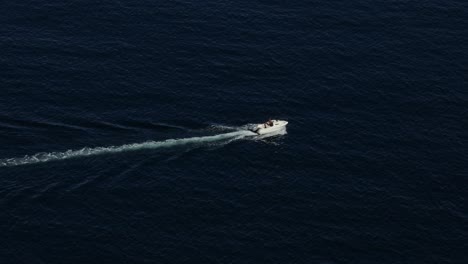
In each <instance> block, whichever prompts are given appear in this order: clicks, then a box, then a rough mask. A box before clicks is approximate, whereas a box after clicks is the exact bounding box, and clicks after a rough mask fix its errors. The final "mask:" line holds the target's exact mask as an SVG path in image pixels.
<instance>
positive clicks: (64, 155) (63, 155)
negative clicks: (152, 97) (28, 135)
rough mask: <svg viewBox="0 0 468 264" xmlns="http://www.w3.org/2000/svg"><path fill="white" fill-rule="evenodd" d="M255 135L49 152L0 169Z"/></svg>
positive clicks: (244, 133)
mask: <svg viewBox="0 0 468 264" xmlns="http://www.w3.org/2000/svg"><path fill="white" fill-rule="evenodd" d="M253 135H256V134H255V133H253V132H251V131H245V130H244V131H236V132H231V133H225V134H219V135H215V136H206V137H192V138H181V139H168V140H164V141H147V142H143V143H135V144H126V145H122V146H110V147H97V148H83V149H80V150H68V151H65V152H50V153H38V154H35V155H32V156H24V157H23V158H11V159H2V160H0V167H7V166H18V165H26V164H34V163H41V162H47V161H54V160H65V159H71V158H75V157H86V156H94V155H101V154H110V153H120V152H126V151H135V150H142V149H158V148H169V147H174V146H181V145H188V144H196V145H202V144H206V143H211V142H217V141H223V140H230V141H232V140H236V139H241V138H244V137H247V136H253Z"/></svg>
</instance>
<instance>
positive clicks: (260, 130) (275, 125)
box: [251, 120, 288, 135]
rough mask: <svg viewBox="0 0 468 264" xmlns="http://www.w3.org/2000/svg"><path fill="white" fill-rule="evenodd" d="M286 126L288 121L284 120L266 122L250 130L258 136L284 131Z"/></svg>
mask: <svg viewBox="0 0 468 264" xmlns="http://www.w3.org/2000/svg"><path fill="white" fill-rule="evenodd" d="M287 124H288V121H284V120H268V121H267V122H265V123H263V124H258V125H257V126H254V127H253V128H252V129H251V130H252V131H253V132H255V133H257V134H259V135H263V134H267V133H272V132H276V131H278V130H281V129H284V128H285V127H286V125H287Z"/></svg>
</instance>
